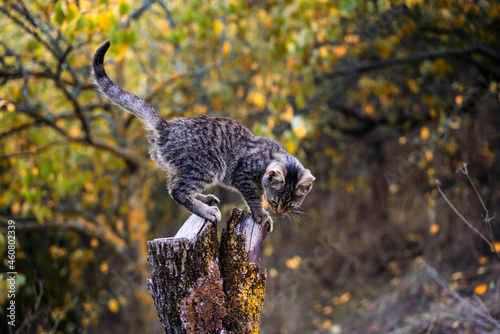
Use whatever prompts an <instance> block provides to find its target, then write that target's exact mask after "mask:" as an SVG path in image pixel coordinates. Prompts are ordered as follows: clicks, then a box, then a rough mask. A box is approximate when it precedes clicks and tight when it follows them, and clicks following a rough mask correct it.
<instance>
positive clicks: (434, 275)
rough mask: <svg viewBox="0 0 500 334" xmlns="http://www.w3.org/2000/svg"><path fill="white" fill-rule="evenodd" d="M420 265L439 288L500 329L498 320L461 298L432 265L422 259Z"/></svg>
mask: <svg viewBox="0 0 500 334" xmlns="http://www.w3.org/2000/svg"><path fill="white" fill-rule="evenodd" d="M420 264H421V265H422V266H424V268H425V270H426V272H427V273H428V274H429V275H430V276H431V277H432V278H433V279H434V280H435V281H436V282H437V283H438V284H439V286H441V288H443V289H445V290H446V291H448V292H449V293H450V295H451V296H452V297H453V298H455V299H456V300H458V301H459V302H461V303H463V304H464V305H465V307H466V308H468V309H469V310H470V311H471V312H473V313H475V314H477V315H478V316H480V317H481V318H483V319H485V320H487V321H489V322H491V323H492V324H494V325H495V326H496V327H497V328H499V329H500V323H499V322H498V321H497V320H496V319H494V318H492V317H491V316H490V315H488V314H485V313H484V312H482V311H481V310H479V309H478V308H477V307H475V306H474V305H472V304H471V303H469V302H468V301H467V300H466V299H464V298H463V297H462V296H460V294H459V293H458V292H457V291H456V290H455V289H453V288H452V287H451V286H450V285H449V284H448V283H446V282H445V281H444V279H443V278H442V277H441V276H440V275H439V273H438V272H437V270H436V269H434V268H433V267H432V266H431V265H430V264H428V263H427V262H426V261H425V260H423V259H420Z"/></svg>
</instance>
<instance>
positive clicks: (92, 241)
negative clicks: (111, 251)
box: [90, 238, 99, 248]
mask: <svg viewBox="0 0 500 334" xmlns="http://www.w3.org/2000/svg"><path fill="white" fill-rule="evenodd" d="M98 246H99V240H97V239H96V238H92V239H90V247H92V248H97V247H98Z"/></svg>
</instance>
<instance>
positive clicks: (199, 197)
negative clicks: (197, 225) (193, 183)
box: [169, 182, 222, 222]
mask: <svg viewBox="0 0 500 334" xmlns="http://www.w3.org/2000/svg"><path fill="white" fill-rule="evenodd" d="M169 193H170V196H172V198H173V199H174V200H176V201H177V203H179V204H181V205H182V206H183V207H185V208H186V209H187V210H188V211H190V212H192V213H194V214H195V215H197V216H200V217H201V218H204V219H206V220H209V221H211V222H214V221H220V220H221V218H222V217H221V213H220V210H219V208H218V207H217V205H212V204H213V203H218V201H219V200H218V199H217V197H215V196H213V195H204V194H201V193H199V192H197V191H196V190H195V189H192V188H191V187H186V186H184V184H183V182H179V183H178V184H177V185H176V186H175V187H171V188H170V189H169ZM206 202H208V203H206ZM209 204H210V205H209Z"/></svg>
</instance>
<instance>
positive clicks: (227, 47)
mask: <svg viewBox="0 0 500 334" xmlns="http://www.w3.org/2000/svg"><path fill="white" fill-rule="evenodd" d="M231 49H232V46H231V43H230V42H229V41H225V42H224V44H222V58H227V57H229V55H230V54H231Z"/></svg>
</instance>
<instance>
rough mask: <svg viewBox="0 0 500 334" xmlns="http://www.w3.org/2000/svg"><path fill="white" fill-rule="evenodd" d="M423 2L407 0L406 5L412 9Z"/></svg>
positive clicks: (421, 0) (420, 0)
mask: <svg viewBox="0 0 500 334" xmlns="http://www.w3.org/2000/svg"><path fill="white" fill-rule="evenodd" d="M422 2H423V0H405V5H406V6H407V7H408V8H410V9H411V8H413V7H415V6H416V5H418V4H421V3H422Z"/></svg>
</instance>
